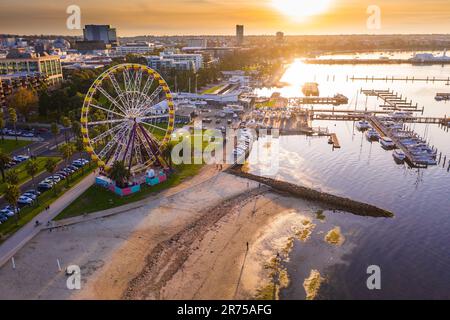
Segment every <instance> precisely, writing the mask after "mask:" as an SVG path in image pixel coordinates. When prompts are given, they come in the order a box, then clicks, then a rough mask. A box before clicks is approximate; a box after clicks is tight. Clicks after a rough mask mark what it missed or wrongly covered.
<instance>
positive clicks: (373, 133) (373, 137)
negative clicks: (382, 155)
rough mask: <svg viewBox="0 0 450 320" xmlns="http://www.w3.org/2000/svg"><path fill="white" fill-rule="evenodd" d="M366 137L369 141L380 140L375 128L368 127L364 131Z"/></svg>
mask: <svg viewBox="0 0 450 320" xmlns="http://www.w3.org/2000/svg"><path fill="white" fill-rule="evenodd" d="M366 137H367V139H368V140H369V141H378V140H380V134H379V133H378V132H377V131H376V130H375V129H370V130H369V131H367V132H366Z"/></svg>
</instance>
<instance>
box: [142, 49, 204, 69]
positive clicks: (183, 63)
mask: <svg viewBox="0 0 450 320" xmlns="http://www.w3.org/2000/svg"><path fill="white" fill-rule="evenodd" d="M146 59H147V64H148V66H149V67H150V68H152V69H156V70H162V69H177V70H192V71H194V72H197V70H199V69H201V68H202V67H203V56H202V55H201V54H182V53H171V52H161V53H160V54H159V56H147V57H146Z"/></svg>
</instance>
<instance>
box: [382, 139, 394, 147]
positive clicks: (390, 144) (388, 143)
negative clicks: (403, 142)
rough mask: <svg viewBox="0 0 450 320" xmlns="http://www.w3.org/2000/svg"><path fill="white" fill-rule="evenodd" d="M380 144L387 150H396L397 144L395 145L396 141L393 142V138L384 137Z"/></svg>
mask: <svg viewBox="0 0 450 320" xmlns="http://www.w3.org/2000/svg"><path fill="white" fill-rule="evenodd" d="M380 143H381V145H382V146H383V148H385V149H394V148H395V143H394V141H392V139H391V138H388V137H383V138H381V139H380Z"/></svg>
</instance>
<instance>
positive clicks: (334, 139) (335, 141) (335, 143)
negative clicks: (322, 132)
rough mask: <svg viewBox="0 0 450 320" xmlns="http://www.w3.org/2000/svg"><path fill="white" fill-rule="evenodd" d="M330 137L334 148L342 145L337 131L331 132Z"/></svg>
mask: <svg viewBox="0 0 450 320" xmlns="http://www.w3.org/2000/svg"><path fill="white" fill-rule="evenodd" d="M330 139H331V142H332V144H333V148H336V149H339V148H340V147H341V145H340V143H339V140H338V137H337V135H336V133H332V134H330Z"/></svg>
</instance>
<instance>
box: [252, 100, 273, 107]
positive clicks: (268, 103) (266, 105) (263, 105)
mask: <svg viewBox="0 0 450 320" xmlns="http://www.w3.org/2000/svg"><path fill="white" fill-rule="evenodd" d="M275 102H276V101H275V100H268V101H266V102H262V103H257V104H256V105H255V108H256V109H259V108H265V107H268V108H273V107H275Z"/></svg>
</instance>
